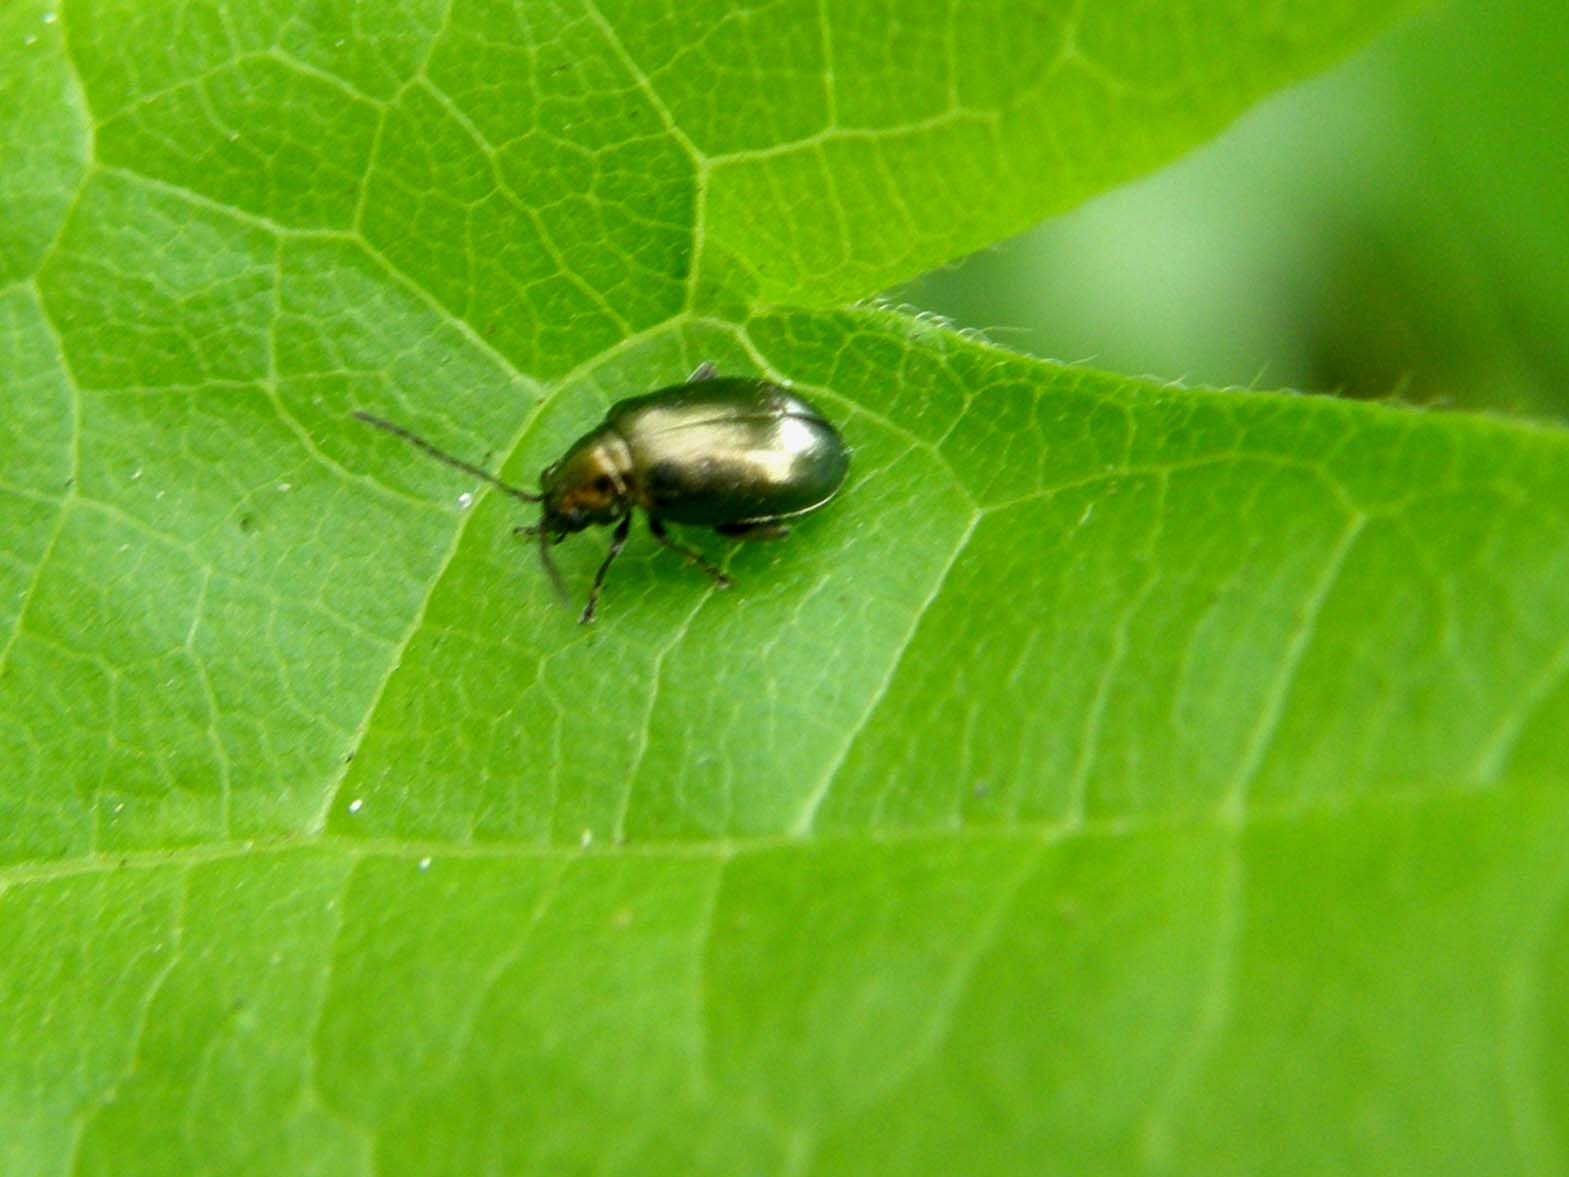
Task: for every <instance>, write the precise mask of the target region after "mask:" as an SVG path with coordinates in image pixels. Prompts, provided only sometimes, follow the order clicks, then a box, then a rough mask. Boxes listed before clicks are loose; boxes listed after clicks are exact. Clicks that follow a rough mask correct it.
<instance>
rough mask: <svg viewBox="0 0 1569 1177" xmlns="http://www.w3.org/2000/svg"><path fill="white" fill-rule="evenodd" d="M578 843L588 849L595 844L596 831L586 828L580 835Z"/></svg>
mask: <svg viewBox="0 0 1569 1177" xmlns="http://www.w3.org/2000/svg"><path fill="white" fill-rule="evenodd" d="M577 844H578V845H579V846H581V847H583V849H584V850H587V849H588V848H589V847H590V846H592V845H593V844H594V831H593V830H584V831H583V832H582V833H581V834H579V835H578V839H577Z"/></svg>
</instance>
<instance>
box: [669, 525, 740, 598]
mask: <svg viewBox="0 0 1569 1177" xmlns="http://www.w3.org/2000/svg"><path fill="white" fill-rule="evenodd" d="M648 530H649V531H650V532H652V533H653V536H654V539H655V540H656V541H658V543H659V545H660V547H664V548H669V549H670V550H671V551H672V552H674V553H675V554H676V555H678V556H680V557H681V558H682V559H683V560H685V561H686V562H687V563H688V564H693V565H696V566H697V567H698V568H701V569H702V570H703V571H704V572H706V573H708V576H709V578H710V579H711V580H712V581H713V582H714V584H715V586H716V587H718V588H722V589H726V588H729V587H730V586H731V585H732V584H734V583H735V581H733V580H731V579H730V578H729V577H728V576H726V575H725V574H724V573H723V572H721V571H719V569H717V568H715V567H714V566H713V565H712V564H710V563H709V562H708V561H707V560H705V559H703V557H702V554H701V553H699V552H696V551H694V550H693V549H691V548H689V547H687V546H685V545H684V544H678V543H676V541H675V540H673V539H671V538H670V533H669V532H667V531H666V530H665V525H664V524H663V523H661V522H660V521H659V520H658V519H655V518H654V517H653V516H652V515H650V516H649V517H648Z"/></svg>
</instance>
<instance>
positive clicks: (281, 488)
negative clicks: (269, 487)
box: [278, 482, 294, 495]
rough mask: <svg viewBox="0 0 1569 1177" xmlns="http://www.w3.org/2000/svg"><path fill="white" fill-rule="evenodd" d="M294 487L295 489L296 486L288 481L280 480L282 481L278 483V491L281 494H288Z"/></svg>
mask: <svg viewBox="0 0 1569 1177" xmlns="http://www.w3.org/2000/svg"><path fill="white" fill-rule="evenodd" d="M293 489H294V487H293V486H292V485H291V484H290V483H287V482H280V483H278V493H279V494H281V495H286V494H288V493H289V492H290V491H291V490H293Z"/></svg>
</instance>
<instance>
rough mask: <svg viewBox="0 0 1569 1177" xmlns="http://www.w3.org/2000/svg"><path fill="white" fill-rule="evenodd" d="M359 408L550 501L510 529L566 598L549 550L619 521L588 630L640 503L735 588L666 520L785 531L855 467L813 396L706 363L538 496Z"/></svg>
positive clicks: (620, 420)
mask: <svg viewBox="0 0 1569 1177" xmlns="http://www.w3.org/2000/svg"><path fill="white" fill-rule="evenodd" d="M354 415H355V416H356V417H358V418H359V419H360V420H361V421H364V422H366V423H367V424H369V425H374V426H376V428H378V429H384V430H386V431H387V432H388V433H391V434H394V435H396V436H398V437H401V438H402V439H403V440H404V441H407V442H408V443H410V444H411V445H413V446H415V447H417V448H418V449H420V450H421V451H423V452H424V453H426V454H428V455H430V456H431V457H433V458H435V459H436V460H437V461H440V462H445V463H446V464H447V465H449V466H454V467H456V468H457V469H459V470H462V471H463V472H464V473H466V474H472V475H473V476H474V477H476V478H481V479H484V480H485V481H486V482H488V483H490V484H491V485H492V486H495V487H498V488H500V489H501V490H503V491H505V492H506V493H507V494H509V495H511V496H512V497H513V498H515V499H521V500H522V501H523V502H525V503H542V504H543V507H542V508H541V514H540V518H539V522H538V523H536V524H532V525H530V526H527V527H517V528H514V531H515V533H516V534H518V535H522V536H527V537H529V538H538V540H539V556H540V560H541V562H542V563H543V564H544V566H545V571H546V572H548V573H549V574H550V579H551V582H552V583H553V584H554V585H555V586H556V589H557V591H558V592H562V594H563V595H565V590H564V589H563V588H562V584H561V574H560V573H559V572H557V571H556V566H555V564H554V563H553V562H552V561H551V559H550V546H551V545H552V544H558V543H560V542H561V541H562V540H564V539H565V538H566V537H567V536H569V535H571V534H572V533H573V532H578V531H582V530H583V529H584V528H587V527H596V526H601V527H602V526H607V525H609V524H611V523H614V524H616V530H615V532H614V534H613V535H612V536H611V539H610V550H609V551H608V552H606V553H605V558H604V560H603V561H602V562H601V563H600V565H599V571H598V572H596V573H595V574H594V586H593V588H591V589H589V592H588V603H587V604H586V605H584V606H583V614H582V616H581V617H580V618H579V620H580V621H581V622H582V623H583V624H584V625H587V624H589V623H590V622H592V621H593V620H594V610H595V607H596V606H597V605H598V603H599V594H600V592H601V591H602V590H603V589H604V587H605V575H606V573H608V572H609V571H610V565H611V564H612V563H614V562H615V558H616V557H617V556H619V555H620V554H621V549H622V548H623V547H624V546H625V545H626V540H627V535H628V533H629V532H630V531H631V530H632V511H633V508H641V509H642V510H643V512H644V513H645V514H646V515H647V516H648V529H649V531H650V532H652V533H653V536H654V539H655V540H657V541H658V542H659V543H660V544H661V545H662V546H664V547H667V548H669V549H671V550H672V551H674V552H676V553H677V554H679V555H680V556H681V557H682V558H683V559H684V560H686V561H687V563H689V564H693V565H696V566H697V567H698V568H701V569H702V570H703V571H704V572H706V573H707V574H708V575H709V577H710V578H712V580H713V582H714V584H715V585H717V586H718V587H719V588H729V587H730V584H731V581H730V578H729V577H728V576H726V575H725V574H724V573H723V572H721V571H719V569H717V568H715V567H714V566H713V565H712V564H710V563H709V562H708V561H707V560H705V559H703V557H702V556H701V555H699V554H698V553H697V552H695V551H693V550H692V549H691V548H688V547H685V546H683V545H681V544H678V543H676V542H675V541H674V540H672V539H671V538H670V536H669V534H668V533H667V532H666V531H665V524H666V523H682V524H691V525H693V526H698V527H712V528H713V529H714V530H715V531H717V532H718V533H719V534H721V535H728V536H750V537H754V538H771V539H773V538H780V537H783V536H785V535H787V534H788V533H789V531H790V528H789V526H788V525H787V524H786V523H785V520H787V519H794V518H796V517H797V516H800V515H805V514H807V513H809V512H811V511H815V510H817V508H819V507H821V506H822V505H823V504H824V503H826V502H828V500H829V499H831V498H833V497H834V495H835V494H837V493H838V491H839V487H840V486H841V485H842V484H843V483H844V476H845V471H846V470H847V469H848V468H849V465H850V451H849V450H848V449H847V448H846V447H845V444H844V439H843V438H841V437H840V436H839V432H838V430H836V429H835V428H834V427H833V426H832V425H831V424H830V423H829V422H828V419H827V418H826V417H824V416H823V415H822V414H821V413H819V412H818V411H817V410H816V409H815V408H813V407H812V406H811V405H809V404H807V403H806V401H804V400H802V399H801V398H800V397H798V396H796V395H795V394H794V393H792V392H789V391H787V390H786V389H783V388H781V387H779V386H778V385H777V384H772V383H770V382H768V381H766V380H756V379H750V378H746V377H721V376H718V375H717V374H716V373H715V370H714V366H713V365H712V364H707V363H705V364H703V365H701V366H700V367H699V368H698V369H697V371H695V372H693V373H692V375H691V377H690V379H688V380H687V382H686V383H685V384H677V385H673V386H672V387H670V388H662V389H660V390H659V391H657V392H651V393H649V394H648V395H646V396H635V397H631V398H629V399H627V400H623V401H617V402H616V403H615V404H613V405H611V406H610V411H609V412H608V413H606V414H605V419H604V421H602V422H600V424H599V425H597V426H596V427H595V428H594V429H592V430H590V431H589V432H588V433H585V434H584V435H583V436H582V437H580V438H578V439H577V441H575V442H573V443H572V446H571V448H569V449H568V450H567V452H566V453H565V454H563V455H562V456H561V458H560V459H559V460H558V461H555V462H552V463H551V464H550V465H549V466H546V467H545V469H544V472H543V473H541V474H540V476H539V488H540V493H538V494H534V493H532V492H530V491H526V490H522V489H520V488H518V487H515V486H512V485H511V484H509V483H506V482H503V481H501V479H499V478H497V477H496V476H495V475H493V474H491V473H489V472H488V471H486V470H483V469H481V468H480V467H478V466H475V465H472V464H471V463H469V462H465V461H463V459H461V458H456V457H453V456H452V455H451V454H449V453H446V452H444V451H443V450H439V449H437V448H436V447H435V446H433V445H432V444H431V443H430V442H428V441H426V440H425V439H424V438H422V437H418V436H416V435H415V434H413V433H410V432H409V431H408V430H407V429H404V428H403V427H402V426H399V425H394V424H393V423H392V422H390V421H384V420H383V419H382V418H380V417H376V416H372V415H371V414H370V413H365V412H359V411H356V412H355V414H354Z"/></svg>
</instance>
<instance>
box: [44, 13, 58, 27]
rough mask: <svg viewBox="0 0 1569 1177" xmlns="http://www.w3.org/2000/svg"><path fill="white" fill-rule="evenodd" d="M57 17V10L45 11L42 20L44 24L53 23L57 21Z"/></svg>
mask: <svg viewBox="0 0 1569 1177" xmlns="http://www.w3.org/2000/svg"><path fill="white" fill-rule="evenodd" d="M59 19H60V14H59V13H58V12H46V13H44V15H43V21H44V24H46V25H52V24H54V22H55V21H57V20H59Z"/></svg>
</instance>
